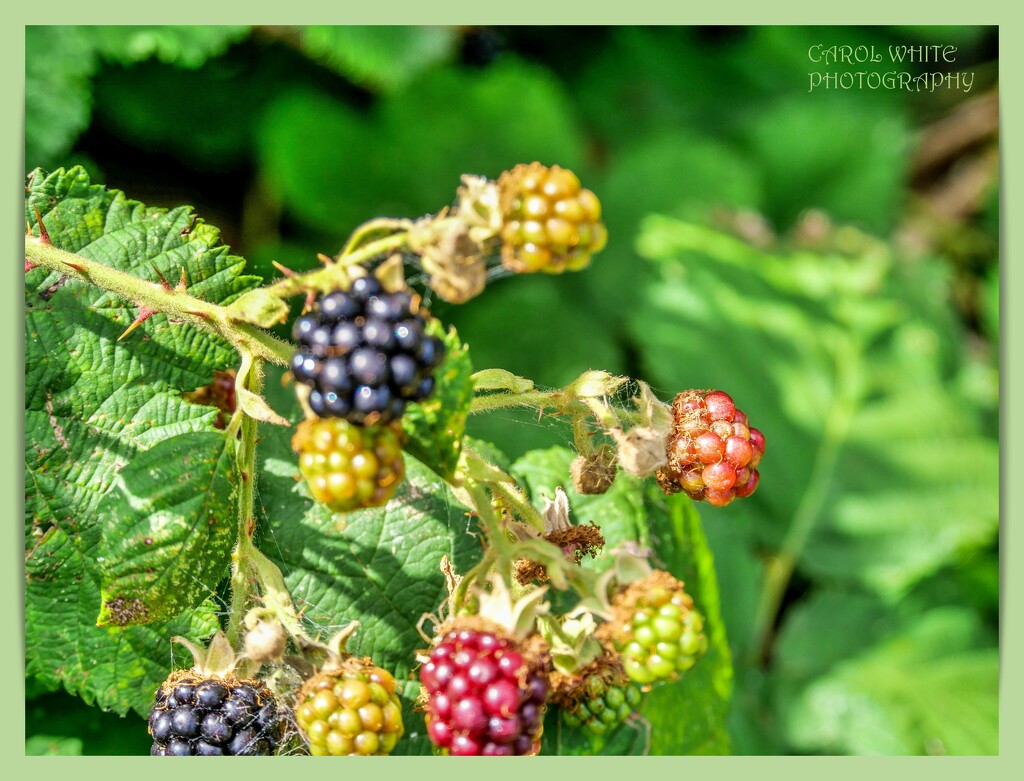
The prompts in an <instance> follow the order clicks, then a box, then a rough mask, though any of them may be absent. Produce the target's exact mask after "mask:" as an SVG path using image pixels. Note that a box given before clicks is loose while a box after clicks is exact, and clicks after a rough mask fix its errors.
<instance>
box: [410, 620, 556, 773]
mask: <svg viewBox="0 0 1024 781" xmlns="http://www.w3.org/2000/svg"><path fill="white" fill-rule="evenodd" d="M545 672H546V660H544V659H535V658H534V656H533V654H531V653H530V652H529V651H528V650H526V649H523V648H521V647H520V646H519V645H518V644H517V643H516V642H515V641H514V640H512V639H511V638H509V637H506V636H504V635H503V634H502V633H500V632H499V631H498V630H496V629H495V630H494V631H490V630H487V629H483V628H479V627H476V628H470V627H462V628H458V627H456V628H453V629H451V630H450V631H448V632H446V633H445V634H444V635H443V636H442V637H441V639H440V640H439V641H438V642H437V643H436V644H435V645H434V647H433V648H432V649H431V650H430V653H429V657H428V659H427V661H425V662H424V663H423V666H422V667H420V683H421V684H422V685H423V698H424V705H425V710H426V721H427V733H428V734H429V736H430V740H431V741H432V742H433V743H434V745H435V746H437V748H438V749H440V750H441V751H442V753H447V754H450V755H452V756H478V755H482V756H502V755H509V756H523V755H528V754H536V753H537V752H538V751H539V750H540V736H541V731H542V729H543V725H544V703H545V700H546V699H547V693H548V681H547V677H546V675H545Z"/></svg>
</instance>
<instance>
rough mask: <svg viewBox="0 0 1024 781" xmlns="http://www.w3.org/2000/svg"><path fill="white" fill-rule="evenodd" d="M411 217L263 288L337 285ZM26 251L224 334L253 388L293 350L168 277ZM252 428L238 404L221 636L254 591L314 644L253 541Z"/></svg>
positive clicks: (46, 246) (244, 381)
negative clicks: (235, 489)
mask: <svg viewBox="0 0 1024 781" xmlns="http://www.w3.org/2000/svg"><path fill="white" fill-rule="evenodd" d="M411 225H412V223H411V222H409V221H402V220H374V221H371V222H369V223H367V224H366V225H364V226H362V227H361V228H360V229H358V230H357V231H356V233H355V234H354V235H353V237H352V239H351V240H350V241H349V243H348V244H347V245H346V249H345V251H344V252H343V253H342V255H341V256H340V257H339V258H338V259H337V262H335V263H332V264H330V265H328V266H327V267H325V268H322V269H316V270H314V271H311V272H306V273H303V274H293V275H291V276H288V277H285V278H284V279H282V280H281V281H280V282H278V283H275V284H273V285H270V286H268V287H267V288H265V290H268V291H269V292H270V293H271V294H272V295H276V296H278V297H280V298H285V297H288V296H292V295H297V294H299V293H303V292H307V291H309V290H311V289H312V290H321V289H324V290H326V289H333V288H334V287H338V286H339V285H338V282H345V283H346V284H347V281H348V275H347V273H346V269H348V268H351V267H352V266H354V265H358V264H361V263H365V262H366V261H369V260H372V259H373V258H375V257H377V256H380V255H384V254H388V253H391V252H394V251H396V250H399V249H402V248H403V247H404V246H405V245H406V242H407V240H408V228H409V227H410V226H411ZM384 229H391V230H399V231H400V232H399V233H396V234H394V235H391V236H387V237H385V238H382V239H378V240H376V241H372V242H369V243H367V244H365V245H363V246H361V247H360V248H358V249H357V247H359V245H360V243H361V242H362V241H363V240H365V239H366V238H367V237H368V236H370V235H371V234H373V233H376V232H380V231H381V230H384ZM25 258H26V260H30V261H32V263H34V264H35V265H37V266H44V267H46V268H48V269H50V270H52V271H55V272H57V273H59V274H62V275H64V276H67V277H70V278H72V279H77V280H79V281H82V282H86V283H88V284H91V285H93V286H95V287H98V288H100V289H102V290H106V291H109V292H111V293H114V294H115V295H117V296H119V297H121V298H124V299H126V300H128V301H130V302H132V303H133V304H134V305H135V306H137V307H139V308H140V309H148V310H151V311H153V312H162V313H164V314H166V315H167V316H168V317H169V318H171V319H172V320H176V321H181V322H185V323H188V324H190V325H194V326H196V327H198V328H200V329H202V330H205V331H208V332H210V333H212V334H215V335H216V336H219V337H220V338H222V339H224V340H225V341H227V342H228V343H229V344H231V346H232V347H234V348H235V350H236V351H237V352H238V354H239V355H240V357H241V365H240V367H239V370H238V373H237V375H236V386H237V388H239V389H244V390H247V391H249V392H251V393H254V394H257V395H258V394H259V393H260V392H261V390H262V385H263V364H264V363H265V362H267V361H269V362H272V363H276V364H280V365H284V366H287V365H288V364H289V362H290V360H291V356H292V353H293V352H294V348H293V347H292V346H291V345H290V344H288V343H286V342H283V341H281V340H280V339H277V338H276V337H274V336H272V335H271V334H269V333H267V332H265V331H263V330H262V329H260V328H258V327H256V326H254V325H251V324H250V323H247V322H243V321H240V320H238V319H236V318H232V317H229V315H228V310H227V308H226V307H222V306H219V305H218V304H212V303H210V302H208V301H203V300H202V299H200V298H197V297H195V296H192V295H189V294H188V293H187V292H185V290H184V289H182V288H171V287H170V286H169V285H168V284H166V283H164V284H160V283H157V282H150V281H147V280H144V279H139V278H138V277H135V276H133V275H132V274H129V273H127V272H124V271H121V270H119V269H114V268H111V267H109V266H106V265H104V264H102V263H97V262H96V261H94V260H90V259H88V258H84V257H81V256H79V255H75V254H73V253H70V252H67V251H65V250H62V249H59V248H57V247H54V246H53V245H52V244H51V243H50V242H49V241H48V240H46V239H45V238H42V237H38V236H33V235H31V234H30V235H27V236H26V237H25ZM342 277H344V279H342ZM257 428H258V423H257V420H256V419H255V418H253V417H251V416H250V415H247V414H245V412H244V411H243V410H242V408H241V407H239V409H238V410H237V411H236V412H235V414H234V415H233V417H232V419H231V421H230V423H229V424H228V427H227V429H226V431H225V437H226V439H227V440H228V441H233V440H235V439H236V438H237V441H238V444H237V451H236V463H237V468H238V474H239V482H240V486H239V496H238V542H237V543H236V547H235V550H234V552H233V554H232V575H231V592H232V594H231V615H230V617H229V623H228V630H227V636H228V639H229V641H230V642H231V643H232V645H233V646H236V647H237V644H238V642H239V640H240V633H241V624H242V619H243V617H244V616H245V614H246V608H247V607H248V605H249V603H250V602H251V601H252V600H253V599H261V600H262V602H263V606H264V607H265V608H267V609H268V610H269V611H271V612H272V613H274V614H275V615H276V617H277V618H278V620H279V621H280V622H281V624H282V626H284V628H285V629H286V630H287V631H288V632H289V633H290V634H291V635H292V636H293V638H295V640H296V641H297V642H299V644H300V645H304V644H305V645H315V643H314V641H312V640H310V639H309V637H308V635H306V633H305V631H304V629H303V627H302V623H301V621H300V620H299V618H298V614H297V612H296V610H295V607H294V604H293V602H292V599H291V596H290V594H289V592H288V588H287V586H286V585H285V582H284V577H283V576H282V575H281V571H280V569H278V567H277V566H276V565H275V564H274V563H273V562H272V561H270V560H269V559H268V558H267V557H266V556H264V555H263V553H262V552H260V550H259V549H258V548H256V546H255V545H254V544H253V542H252V534H253V531H254V529H255V523H254V513H253V510H254V506H255V481H256V442H257Z"/></svg>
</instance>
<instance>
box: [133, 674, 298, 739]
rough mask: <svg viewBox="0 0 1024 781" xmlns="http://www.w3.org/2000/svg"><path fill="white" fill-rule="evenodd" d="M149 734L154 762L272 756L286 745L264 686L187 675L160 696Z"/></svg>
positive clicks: (174, 680)
mask: <svg viewBox="0 0 1024 781" xmlns="http://www.w3.org/2000/svg"><path fill="white" fill-rule="evenodd" d="M149 734H150V735H152V736H153V748H152V749H151V750H150V754H152V755H153V756H160V757H188V756H267V755H270V754H273V753H274V751H275V750H276V749H277V746H278V744H279V743H280V742H281V739H282V736H283V734H284V724H283V722H282V721H281V719H280V717H279V716H278V712H277V702H276V700H275V699H274V695H273V694H271V692H270V690H269V689H268V688H267V687H266V686H264V685H263V684H262V683H261V682H259V681H255V680H249V681H240V680H238V679H235V678H220V677H216V676H214V677H209V678H204V677H202V676H198V675H195V674H193V673H191V672H186V673H185V674H184V675H181V674H175V675H172V676H171V678H169V679H168V680H167V682H165V683H164V684H163V685H162V686H161V687H160V689H159V691H157V694H156V705H154V706H153V709H152V711H150V714H149Z"/></svg>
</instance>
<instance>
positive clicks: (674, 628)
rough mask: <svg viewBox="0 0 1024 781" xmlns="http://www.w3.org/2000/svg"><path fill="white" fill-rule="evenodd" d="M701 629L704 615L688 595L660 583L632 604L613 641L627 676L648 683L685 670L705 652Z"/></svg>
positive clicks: (665, 678)
mask: <svg viewBox="0 0 1024 781" xmlns="http://www.w3.org/2000/svg"><path fill="white" fill-rule="evenodd" d="M680 585H681V584H680ZM703 630H704V618H703V616H701V614H700V613H698V612H697V611H696V610H694V608H693V599H691V598H690V596H689V594H687V593H686V592H684V591H682V590H681V589H679V590H675V589H669V588H665V587H664V586H660V585H659V586H654V587H652V588H650V589H649V590H648V591H647V593H646V594H644V595H643V596H642V597H641V598H640V599H639V600H637V602H636V603H635V606H634V612H633V614H632V616H631V617H630V619H629V621H628V622H627V623H626V624H625V626H624V632H623V635H622V637H621V639H620V642H618V643H617V644H616V646H617V648H618V649H619V652H620V653H621V654H622V664H623V667H624V668H625V670H626V675H628V676H629V677H630V678H631V679H633V680H634V681H635V682H636V683H639V684H641V685H647V684H651V683H655V682H657V681H663V680H669V679H672V678H675V677H677V676H678V675H680V674H681V673H685V672H686V671H687V670H689V669H690V668H692V667H693V666H694V665H695V664H696V663H697V660H698V659H700V657H701V656H703V655H704V652H705V651H707V648H708V641H707V637H706V636H705V635H704V631H703Z"/></svg>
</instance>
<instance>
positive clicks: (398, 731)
mask: <svg viewBox="0 0 1024 781" xmlns="http://www.w3.org/2000/svg"><path fill="white" fill-rule="evenodd" d="M395 688H396V685H395V679H394V677H393V676H392V675H391V674H390V673H389V672H387V671H386V670H382V669H380V668H379V667H377V666H376V665H374V664H373V663H372V662H371V661H370V660H369V659H364V660H359V661H358V662H356V663H349V664H348V665H347V666H346V667H345V668H344V669H342V670H339V671H336V672H323V673H320V674H319V675H317V676H315V677H314V678H311V679H310V680H309V682H308V683H307V684H306V685H305V686H304V687H303V690H302V692H300V695H299V699H300V700H301V701H302V704H301V705H299V706H298V708H296V710H295V719H296V721H297V722H298V724H299V727H300V728H301V729H302V734H303V735H304V736H305V737H306V740H307V741H308V743H309V753H310V754H312V755H313V756H336V757H338V756H385V755H387V754H390V753H391V752H392V751H393V750H394V748H395V744H397V743H398V739H399V738H401V737H402V734H403V732H404V731H405V728H404V726H403V724H402V703H401V702H400V701H399V699H398V695H397V694H396V693H395Z"/></svg>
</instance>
